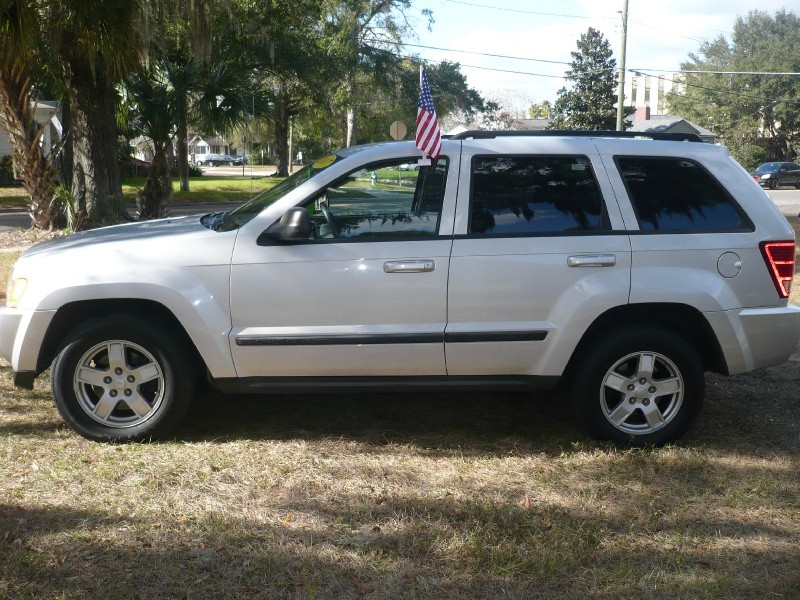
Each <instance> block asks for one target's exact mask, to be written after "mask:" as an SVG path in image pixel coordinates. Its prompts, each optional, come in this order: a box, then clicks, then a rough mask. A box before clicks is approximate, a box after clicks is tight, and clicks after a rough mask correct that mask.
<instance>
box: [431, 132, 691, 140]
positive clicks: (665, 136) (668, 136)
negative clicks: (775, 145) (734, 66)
mask: <svg viewBox="0 0 800 600" xmlns="http://www.w3.org/2000/svg"><path fill="white" fill-rule="evenodd" d="M442 137H449V139H451V140H468V139H473V140H490V139H494V138H499V137H604V138H609V137H611V138H649V139H651V140H660V141H667V142H702V141H703V139H702V138H701V137H700V136H699V135H697V134H696V133H663V132H655V131H585V130H579V131H578V130H567V129H537V130H532V131H519V130H506V131H484V130H481V129H474V130H471V131H462V132H461V133H457V134H455V135H452V136H442Z"/></svg>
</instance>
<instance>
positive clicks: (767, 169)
mask: <svg viewBox="0 0 800 600" xmlns="http://www.w3.org/2000/svg"><path fill="white" fill-rule="evenodd" d="M750 175H752V176H753V179H755V181H756V183H757V184H759V185H760V186H761V187H767V188H769V189H771V190H775V189H778V186H779V185H793V186H794V187H796V188H798V189H800V165H798V164H797V163H793V162H768V163H764V164H763V165H758V168H757V169H756V170H755V171H752V172H751V173H750Z"/></svg>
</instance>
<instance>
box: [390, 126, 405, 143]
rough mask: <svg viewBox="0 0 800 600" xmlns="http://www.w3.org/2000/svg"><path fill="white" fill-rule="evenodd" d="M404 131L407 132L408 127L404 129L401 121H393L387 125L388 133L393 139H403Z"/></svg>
mask: <svg viewBox="0 0 800 600" xmlns="http://www.w3.org/2000/svg"><path fill="white" fill-rule="evenodd" d="M406 133H408V129H406V124H405V123H403V122H402V121H395V122H394V123H392V124H391V125H389V134H390V135H391V136H392V139H393V140H402V139H405V137H406Z"/></svg>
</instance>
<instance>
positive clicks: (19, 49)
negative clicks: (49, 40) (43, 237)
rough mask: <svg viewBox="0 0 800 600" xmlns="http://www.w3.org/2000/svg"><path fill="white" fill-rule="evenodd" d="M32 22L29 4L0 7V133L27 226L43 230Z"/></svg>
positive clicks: (17, 0) (45, 177)
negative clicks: (23, 198) (22, 195)
mask: <svg viewBox="0 0 800 600" xmlns="http://www.w3.org/2000/svg"><path fill="white" fill-rule="evenodd" d="M36 16H37V15H36V12H35V10H34V5H33V4H32V3H31V2H25V1H24V0H11V1H9V2H4V3H2V4H0V128H2V129H4V130H5V131H6V132H7V133H8V135H9V140H10V142H11V147H12V150H13V154H14V163H15V165H16V170H17V173H18V174H19V176H20V179H21V180H22V185H23V186H24V187H25V191H27V192H28V194H29V195H30V197H31V203H30V213H31V220H32V222H33V226H34V227H35V228H37V229H49V228H50V227H51V226H52V221H51V217H50V200H51V198H52V196H53V178H52V174H53V162H52V156H45V154H44V150H43V148H42V146H41V144H40V140H41V138H42V134H43V133H44V131H45V128H46V127H47V126H48V124H45V125H39V124H37V123H36V120H35V118H34V117H35V114H36V104H35V102H34V101H33V94H34V88H33V81H34V74H33V72H32V69H33V68H34V65H37V64H38V63H39V58H40V57H39V56H38V54H39V48H38V47H37V45H36V43H35V40H36V38H37V33H38V27H37V25H38V21H37V18H36Z"/></svg>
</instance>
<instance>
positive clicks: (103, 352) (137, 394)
mask: <svg viewBox="0 0 800 600" xmlns="http://www.w3.org/2000/svg"><path fill="white" fill-rule="evenodd" d="M188 354H189V353H188V352H186V350H185V349H183V348H181V347H180V344H177V343H176V342H174V341H173V340H172V339H170V337H169V336H168V335H164V332H163V331H158V330H156V329H155V328H154V327H153V326H151V325H149V324H148V323H145V322H143V321H139V320H137V319H131V318H123V317H107V318H104V319H98V320H95V321H92V322H90V323H87V324H86V325H84V326H81V327H79V328H78V329H76V330H75V331H74V332H73V333H72V334H70V336H69V338H68V341H67V343H66V345H65V346H64V347H63V348H62V350H61V352H59V354H58V356H57V357H56V359H55V361H54V363H53V369H52V390H53V398H54V400H55V403H56V407H57V408H58V411H59V413H60V414H61V416H62V418H63V419H64V421H65V422H66V423H67V425H69V426H70V427H71V428H72V429H74V430H75V431H76V432H77V433H79V434H80V435H82V436H84V437H86V438H88V439H90V440H96V441H137V440H147V439H151V438H155V437H160V436H162V435H163V434H164V433H166V432H167V431H169V430H170V429H171V428H172V427H173V426H174V425H175V424H177V423H178V421H179V420H180V419H181V417H182V416H183V415H184V413H185V412H186V410H187V409H188V407H189V404H190V402H191V398H192V392H193V389H194V377H193V373H192V369H191V367H190V365H189V363H188V362H187V360H186V359H185V358H184V357H185V356H187V355H188Z"/></svg>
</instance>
